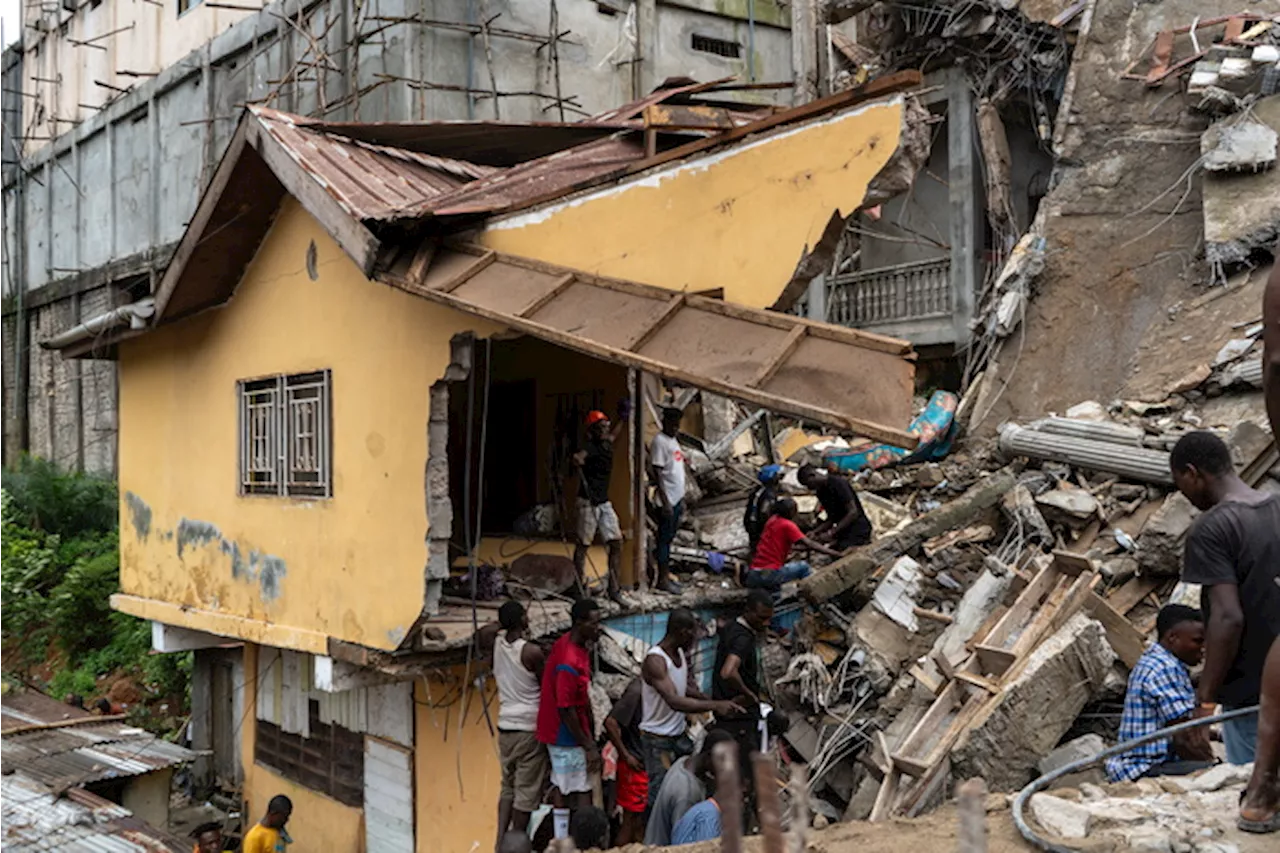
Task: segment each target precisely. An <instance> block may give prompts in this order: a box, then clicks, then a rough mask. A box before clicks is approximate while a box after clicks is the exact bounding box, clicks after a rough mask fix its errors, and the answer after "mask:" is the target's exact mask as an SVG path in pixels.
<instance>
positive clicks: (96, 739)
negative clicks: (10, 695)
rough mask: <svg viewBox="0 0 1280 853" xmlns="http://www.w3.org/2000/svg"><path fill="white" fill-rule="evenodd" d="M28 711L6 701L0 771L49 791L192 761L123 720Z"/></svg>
mask: <svg viewBox="0 0 1280 853" xmlns="http://www.w3.org/2000/svg"><path fill="white" fill-rule="evenodd" d="M54 704H60V703H54ZM64 707H66V706H64ZM72 710H73V711H74V710H75V709H72ZM29 711H30V709H26V710H19V709H18V708H16V707H14V706H12V705H10V704H9V703H8V701H7V700H6V706H5V708H4V726H5V729H6V731H5V734H4V738H3V739H2V740H0V773H5V774H9V773H14V772H21V773H23V774H25V775H26V776H27V777H29V778H30V779H32V780H34V781H36V782H40V783H43V784H46V785H49V786H51V787H66V786H68V785H70V786H80V785H85V784H88V783H90V782H98V781H101V780H103V779H119V778H124V777H128V776H140V775H142V774H144V773H151V772H153V771H155V770H162V769H164V768H166V767H173V766H175V765H178V764H185V763H186V762H188V761H193V760H195V758H196V754H195V753H194V752H192V751H191V750H189V749H186V748H184V747H181V746H178V745H177V744H173V743H169V742H168V741H165V740H161V739H160V738H158V737H156V736H155V735H153V734H152V733H150V732H148V731H146V730H145V729H140V728H138V727H136V726H130V725H128V724H126V723H124V722H120V721H112V720H107V721H102V722H99V721H98V718H97V717H93V716H88V717H76V716H72V717H71V718H70V719H66V718H64V717H63V716H62V715H57V716H54V718H53V719H49V717H50V716H51V715H50V714H49V713H45V712H44V711H43V709H41V710H40V711H38V712H37V713H30V712H29ZM50 725H53V726H57V728H38V729H28V730H27V731H22V730H21V727H23V726H50ZM15 729H17V730H16V731H15Z"/></svg>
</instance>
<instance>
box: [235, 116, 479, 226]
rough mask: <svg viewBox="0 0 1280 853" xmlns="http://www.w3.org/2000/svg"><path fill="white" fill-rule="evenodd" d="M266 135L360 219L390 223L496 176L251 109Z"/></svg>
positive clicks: (465, 164) (457, 162)
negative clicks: (401, 213) (411, 210)
mask: <svg viewBox="0 0 1280 853" xmlns="http://www.w3.org/2000/svg"><path fill="white" fill-rule="evenodd" d="M250 109H251V110H252V112H253V114H254V116H255V117H256V118H257V119H258V121H259V122H260V123H261V125H262V127H263V129H264V130H265V131H266V132H267V133H269V134H270V135H271V136H272V137H273V138H274V139H275V140H276V141H277V142H279V143H280V145H281V146H282V147H283V148H284V150H285V151H287V152H288V153H289V156H290V157H292V158H293V159H294V160H295V161H297V162H298V164H299V165H301V166H302V167H303V168H304V169H306V170H307V171H308V172H309V173H310V174H311V175H312V176H313V177H314V178H315V179H316V181H318V182H319V183H320V184H321V185H323V186H324V188H325V189H326V190H327V191H328V192H329V194H330V195H332V196H333V197H334V198H335V199H337V201H338V203H339V204H341V205H342V207H343V209H344V210H345V211H346V212H347V213H348V214H349V215H351V216H354V217H355V218H357V219H375V220H378V219H388V218H392V217H394V216H395V215H396V214H397V212H398V211H400V210H402V209H404V208H406V207H416V206H418V205H421V204H423V203H425V202H427V201H428V200H430V199H432V198H437V197H439V196H443V195H447V194H449V193H451V192H452V191H454V190H456V189H458V188H459V187H462V186H464V185H465V184H467V183H468V182H470V181H474V180H477V179H480V178H484V177H487V176H489V175H491V174H493V173H494V172H495V171H497V170H495V169H494V168H493V167H491V166H480V165H476V164H475V163H470V162H466V161H462V160H455V159H452V158H447V157H440V156H435V155H431V154H422V153H419V152H417V151H409V150H405V149H401V148H392V147H388V146H385V145H378V144H373V143H369V142H364V141H360V140H354V139H350V138H348V137H344V136H339V135H337V134H334V133H325V132H321V131H318V130H313V129H310V128H308V127H306V126H305V125H303V124H302V123H300V122H298V121H297V120H295V118H294V117H293V116H291V115H289V114H288V113H282V112H279V111H277V110H272V109H267V108H265V107H251V108H250Z"/></svg>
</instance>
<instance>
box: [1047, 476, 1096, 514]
mask: <svg viewBox="0 0 1280 853" xmlns="http://www.w3.org/2000/svg"><path fill="white" fill-rule="evenodd" d="M1036 504H1037V505H1038V506H1039V507H1040V508H1041V511H1044V510H1048V511H1049V512H1050V513H1051V514H1054V515H1057V516H1058V517H1059V518H1062V519H1063V520H1065V521H1067V522H1068V523H1073V522H1085V521H1089V520H1090V519H1092V518H1093V517H1094V516H1095V515H1096V514H1097V512H1098V499H1097V498H1095V497H1094V496H1093V495H1091V494H1089V493H1088V492H1086V491H1085V490H1084V489H1081V488H1077V487H1075V486H1071V485H1069V484H1067V483H1060V484H1059V485H1058V488H1056V489H1051V490H1050V491H1047V492H1045V493H1044V494H1042V495H1038V496H1037V497H1036Z"/></svg>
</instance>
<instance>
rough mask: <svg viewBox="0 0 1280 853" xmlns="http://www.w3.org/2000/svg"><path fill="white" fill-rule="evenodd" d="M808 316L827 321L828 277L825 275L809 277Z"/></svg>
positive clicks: (812, 318) (811, 318)
mask: <svg viewBox="0 0 1280 853" xmlns="http://www.w3.org/2000/svg"><path fill="white" fill-rule="evenodd" d="M807 316H808V317H809V319H810V320H818V321H819V322H823V323H825V322H827V277H826V276H825V275H815V276H814V277H813V278H811V279H809V310H808V312H807Z"/></svg>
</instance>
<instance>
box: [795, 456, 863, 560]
mask: <svg viewBox="0 0 1280 853" xmlns="http://www.w3.org/2000/svg"><path fill="white" fill-rule="evenodd" d="M796 477H797V478H798V479H799V480H800V485H802V486H804V487H805V488H806V489H809V490H810V491H812V492H813V493H814V494H816V495H817V496H818V502H819V503H820V504H822V511H823V513H824V514H825V515H826V518H825V519H824V520H823V521H822V522H821V523H820V524H819V525H818V526H817V527H815V528H813V530H811V531H809V534H810V536H811V537H812V538H813V539H815V540H817V541H819V542H826V541H829V542H831V545H832V547H833V548H835V549H836V550H837V551H847V550H849V549H850V548H854V547H857V546H858V545H866V544H867V543H868V542H870V541H871V535H872V529H871V519H870V518H868V517H867V514H866V512H865V511H863V509H862V502H861V501H859V500H858V493H857V492H855V491H854V490H853V486H852V485H851V484H850V483H849V480H848V478H847V477H843V476H841V475H840V474H833V473H831V472H830V471H823V470H820V469H819V468H817V467H815V466H813V465H809V464H805V465H801V466H800V471H799V472H798V473H797V474H796Z"/></svg>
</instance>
